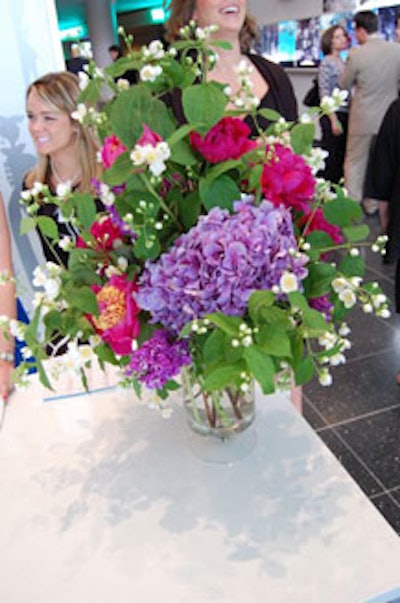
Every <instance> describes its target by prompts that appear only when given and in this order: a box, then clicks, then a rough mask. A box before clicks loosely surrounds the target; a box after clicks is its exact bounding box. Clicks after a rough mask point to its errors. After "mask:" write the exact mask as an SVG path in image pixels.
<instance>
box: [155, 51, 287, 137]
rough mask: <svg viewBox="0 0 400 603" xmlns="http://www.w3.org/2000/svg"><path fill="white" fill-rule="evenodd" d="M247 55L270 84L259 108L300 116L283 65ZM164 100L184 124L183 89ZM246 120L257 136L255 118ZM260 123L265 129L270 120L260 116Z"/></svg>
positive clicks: (252, 132)
mask: <svg viewBox="0 0 400 603" xmlns="http://www.w3.org/2000/svg"><path fill="white" fill-rule="evenodd" d="M246 56H247V57H248V59H249V60H250V61H251V62H252V63H253V65H254V67H255V68H256V69H257V70H258V71H259V73H260V74H261V75H262V77H263V78H264V80H265V81H266V82H267V84H268V91H267V93H266V94H265V95H264V96H263V98H262V99H261V102H260V105H259V108H260V109H261V108H262V109H274V110H275V111H277V112H278V113H279V114H280V115H281V116H282V117H284V118H285V119H286V120H287V121H296V119H297V117H298V113H297V101H296V97H295V94H294V91H293V86H292V84H291V81H290V79H289V78H288V76H287V75H286V73H285V71H284V70H283V69H282V67H281V66H280V65H277V64H276V63H273V62H272V61H268V60H267V59H264V57H262V56H260V55H257V54H247V55H246ZM163 100H164V102H165V104H166V105H167V106H169V107H171V109H172V111H173V113H174V115H175V118H176V119H177V121H178V123H180V124H184V123H185V122H186V119H185V115H184V113H183V107H182V91H181V90H178V89H176V90H173V91H172V92H169V93H167V94H166V95H164V97H163ZM244 121H245V122H246V123H247V124H248V125H249V126H250V129H251V135H252V136H253V137H257V136H258V132H257V128H256V127H255V125H254V123H253V120H252V119H251V118H250V117H245V119H244ZM258 124H259V126H260V127H261V128H262V129H263V130H265V129H266V128H267V127H268V126H269V125H270V122H269V121H268V120H267V119H265V118H264V117H258Z"/></svg>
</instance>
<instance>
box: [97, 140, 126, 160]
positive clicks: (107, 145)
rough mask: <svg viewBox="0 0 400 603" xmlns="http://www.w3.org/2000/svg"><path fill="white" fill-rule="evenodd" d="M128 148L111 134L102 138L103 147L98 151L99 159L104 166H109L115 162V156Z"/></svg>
mask: <svg viewBox="0 0 400 603" xmlns="http://www.w3.org/2000/svg"><path fill="white" fill-rule="evenodd" d="M127 150H128V149H127V148H126V146H125V145H123V144H122V142H121V141H120V140H119V138H117V136H115V134H113V135H112V136H108V137H107V138H106V139H105V140H104V144H103V147H102V149H101V151H100V154H101V160H102V162H103V165H104V167H105V168H109V167H111V166H112V165H113V163H115V160H116V159H117V157H119V156H120V155H122V153H125V151H127Z"/></svg>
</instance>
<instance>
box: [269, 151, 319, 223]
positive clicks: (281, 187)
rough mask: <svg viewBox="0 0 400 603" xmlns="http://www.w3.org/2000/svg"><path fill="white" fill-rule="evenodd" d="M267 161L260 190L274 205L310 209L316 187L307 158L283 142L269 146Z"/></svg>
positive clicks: (299, 209)
mask: <svg viewBox="0 0 400 603" xmlns="http://www.w3.org/2000/svg"><path fill="white" fill-rule="evenodd" d="M266 157H267V160H266V162H265V164H264V168H263V173H262V175H261V189H262V192H263V193H264V195H265V197H266V199H268V201H271V202H272V203H273V204H274V205H280V204H283V205H284V206H285V207H287V208H292V209H294V210H296V211H307V210H308V209H309V204H310V201H311V200H312V198H313V195H314V190H315V178H314V176H313V174H312V171H311V168H310V167H309V166H308V165H307V163H306V162H305V160H304V158H303V157H301V156H299V155H296V154H295V153H294V152H293V151H292V150H291V149H289V148H288V147H285V146H283V145H282V144H279V143H277V144H274V145H268V146H267V147H266Z"/></svg>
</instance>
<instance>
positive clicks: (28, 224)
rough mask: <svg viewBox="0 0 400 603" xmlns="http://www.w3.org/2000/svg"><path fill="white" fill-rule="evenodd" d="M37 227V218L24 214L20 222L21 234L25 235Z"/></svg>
mask: <svg viewBox="0 0 400 603" xmlns="http://www.w3.org/2000/svg"><path fill="white" fill-rule="evenodd" d="M35 228H36V220H35V218H32V217H31V216H24V217H23V218H22V220H21V222H20V223H19V234H20V235H21V236H22V235H25V234H27V233H28V232H30V231H31V230H34V229H35Z"/></svg>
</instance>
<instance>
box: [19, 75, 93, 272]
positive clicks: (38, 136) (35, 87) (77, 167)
mask: <svg viewBox="0 0 400 603" xmlns="http://www.w3.org/2000/svg"><path fill="white" fill-rule="evenodd" d="M79 94H80V89H79V79H78V77H77V76H76V75H75V74H73V73H69V72H67V71H59V72H55V73H48V74H46V75H44V76H42V77H40V78H39V79H37V80H36V81H34V82H33V83H32V84H30V86H29V87H28V89H27V93H26V113H27V117H28V128H29V133H30V135H31V137H32V140H33V143H34V145H35V147H36V152H37V156H38V161H37V164H36V165H35V166H34V167H33V168H32V169H31V170H30V171H29V172H28V173H27V174H26V176H25V178H24V183H23V187H24V188H25V189H30V188H32V187H33V185H34V183H35V182H41V183H44V184H47V185H48V186H49V188H50V191H51V192H52V193H53V194H56V191H57V187H58V186H59V185H60V184H64V185H65V184H67V183H68V184H69V186H70V187H71V188H72V189H73V190H76V191H79V192H94V190H93V180H94V179H96V178H98V177H99V176H100V174H101V170H102V168H101V165H100V164H99V162H98V161H97V152H98V150H99V142H98V140H97V137H96V136H95V134H94V132H93V130H92V129H91V128H90V127H88V126H85V127H83V126H82V125H81V124H80V123H79V121H77V120H75V119H73V118H72V117H71V115H72V113H73V112H74V111H76V110H77V98H78V96H79ZM39 215H46V216H50V217H52V218H54V219H55V221H56V222H57V225H58V231H59V235H60V237H63V236H69V237H72V238H73V239H75V238H76V236H77V232H76V230H75V228H74V227H73V225H72V224H70V223H68V222H66V221H65V220H64V219H61V218H60V215H59V209H58V207H57V206H56V205H54V204H50V203H45V204H43V205H42V206H41V208H40V210H39ZM39 236H40V239H41V243H42V247H43V253H44V255H45V257H46V259H47V260H48V261H52V262H55V263H58V264H61V265H64V266H66V265H67V260H68V253H67V252H66V251H64V250H63V249H62V248H61V247H60V246H59V245H58V244H57V243H55V244H50V243H49V241H48V240H47V238H45V237H44V236H43V235H42V234H41V233H40V232H39Z"/></svg>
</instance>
